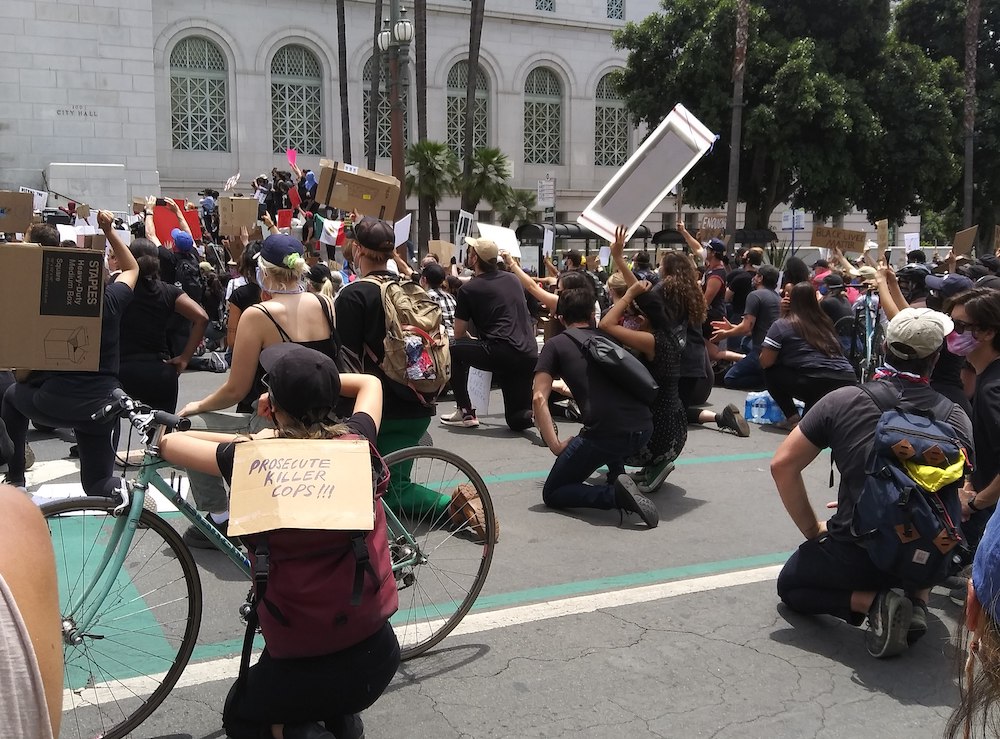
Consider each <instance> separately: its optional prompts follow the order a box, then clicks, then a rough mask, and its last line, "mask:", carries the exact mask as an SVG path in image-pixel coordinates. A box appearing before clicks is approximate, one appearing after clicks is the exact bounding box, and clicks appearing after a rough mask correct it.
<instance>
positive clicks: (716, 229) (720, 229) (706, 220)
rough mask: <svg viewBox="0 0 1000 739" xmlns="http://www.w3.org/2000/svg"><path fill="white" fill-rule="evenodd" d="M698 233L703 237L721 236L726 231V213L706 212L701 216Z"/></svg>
mask: <svg viewBox="0 0 1000 739" xmlns="http://www.w3.org/2000/svg"><path fill="white" fill-rule="evenodd" d="M698 233H699V234H700V235H701V236H700V237H701V238H703V239H706V240H708V239H713V238H719V237H721V236H723V235H725V233H726V214H725V213H705V214H704V215H703V216H702V217H701V223H700V225H699V227H698Z"/></svg>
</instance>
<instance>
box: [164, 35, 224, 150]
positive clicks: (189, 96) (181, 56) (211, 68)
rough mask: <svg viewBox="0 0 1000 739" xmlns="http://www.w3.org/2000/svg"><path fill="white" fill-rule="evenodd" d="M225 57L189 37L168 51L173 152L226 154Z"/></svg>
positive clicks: (198, 38) (204, 41) (206, 42)
mask: <svg viewBox="0 0 1000 739" xmlns="http://www.w3.org/2000/svg"><path fill="white" fill-rule="evenodd" d="M226 84H227V74H226V57H225V55H224V54H223V53H222V50H221V49H220V48H219V47H218V46H216V45H215V44H214V43H212V42H211V41H209V40H208V39H207V38H204V37H202V36H189V37H188V38H186V39H183V40H181V41H180V42H178V44H177V45H176V46H175V47H174V49H173V51H171V52H170V134H171V140H172V146H173V148H174V149H178V150H182V151H229V96H228V94H227V90H226Z"/></svg>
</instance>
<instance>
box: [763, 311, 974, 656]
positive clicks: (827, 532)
mask: <svg viewBox="0 0 1000 739" xmlns="http://www.w3.org/2000/svg"><path fill="white" fill-rule="evenodd" d="M953 328H954V326H953V324H952V321H951V319H950V318H948V316H946V315H944V314H943V313H938V312H937V311H933V310H930V309H929V308H906V309H905V310H902V311H900V312H899V313H898V314H896V316H895V317H894V318H893V319H892V320H891V321H890V322H889V325H888V328H887V329H886V338H885V366H883V367H880V368H879V369H878V371H877V372H876V375H875V380H873V381H872V382H870V383H866V385H864V386H862V387H857V386H851V387H844V388H840V389H839V390H834V391H833V392H832V393H830V394H828V395H826V396H825V397H823V398H822V399H821V400H820V401H819V402H818V403H816V405H815V406H813V407H812V409H810V411H809V412H808V413H806V414H805V416H803V418H802V421H801V422H800V423H799V425H798V426H797V427H796V428H795V429H794V430H793V431H792V432H791V434H789V436H788V438H787V439H785V441H784V442H783V443H782V444H781V446H780V447H778V451H777V452H776V453H775V455H774V458H773V460H772V462H771V476H772V477H773V478H774V484H775V487H776V488H777V489H778V493H779V494H780V495H781V501H782V503H784V505H785V509H786V510H787V511H788V515H789V516H790V517H791V519H792V521H793V522H794V523H795V525H796V526H798V528H799V531H801V532H802V535H803V536H804V537H805V539H806V541H805V542H803V543H802V545H801V546H800V547H799V548H798V550H797V551H796V552H795V553H794V554H792V556H791V558H790V559H789V560H788V562H786V563H785V566H784V567H783V568H782V570H781V574H780V575H778V596H779V597H780V598H781V600H782V601H783V602H784V603H785V605H786V606H788V607H789V608H791V609H792V610H793V611H797V612H799V613H804V614H810V615H812V614H828V615H831V616H836V617H838V618H841V619H843V620H844V621H846V622H847V623H849V624H853V625H855V626H861V625H862V624H863V623H864V621H865V618H866V617H867V619H868V625H869V633H868V635H867V638H866V647H867V649H868V652H869V653H870V654H871V655H872V656H873V657H890V656H892V655H895V654H899V653H900V652H901V651H903V650H904V649H906V647H907V646H908V645H910V644H913V643H914V642H915V641H916V640H917V639H919V638H920V637H921V636H923V635H924V634H925V633H926V631H927V595H928V592H929V590H928V589H923V590H917V589H914V588H909V587H907V588H905V589H904V590H903V593H905V594H902V593H901V592H897V591H896V590H895V589H894V588H904V584H903V583H902V582H900V581H899V580H898V578H897V577H896V576H894V575H891V574H889V573H888V572H885V571H883V570H881V569H879V568H878V567H876V566H875V564H874V563H873V562H872V560H871V558H870V557H869V554H868V550H867V549H865V548H864V546H862V544H861V542H860V539H859V537H857V536H855V532H854V531H853V527H852V525H851V524H852V521H853V518H854V509H855V506H856V505H857V503H858V500H859V498H860V496H861V492H862V490H863V488H864V486H865V481H866V472H865V467H866V463H867V461H868V458H869V453H870V451H871V449H872V446H873V441H874V438H875V430H876V426H877V425H878V423H879V420H880V418H881V417H882V412H883V410H887V409H888V408H892V407H896V408H900V407H906V408H916V409H921V410H922V411H923V410H926V411H931V412H932V413H933V416H934V418H936V419H940V420H942V421H946V422H947V423H948V424H950V425H951V426H952V428H953V429H954V431H955V434H956V435H957V436H958V438H959V441H960V442H961V444H962V445H963V446H964V448H965V449H966V450H971V449H972V448H973V445H972V424H971V423H970V421H969V417H968V416H967V415H966V413H965V411H964V410H962V409H961V407H959V406H958V405H956V404H955V403H953V402H951V401H949V400H947V399H946V398H945V397H944V396H943V395H941V394H940V393H938V392H936V391H935V390H933V389H931V387H930V385H929V384H928V380H929V378H930V374H931V370H932V369H933V368H934V363H935V362H936V361H937V358H938V354H939V353H940V351H941V345H942V344H943V343H944V340H945V337H946V336H947V335H948V334H949V333H951V331H952V329H953ZM876 398H879V401H878V403H876ZM827 447H829V448H830V450H831V452H832V455H833V461H834V462H835V463H836V465H837V469H838V471H839V472H840V487H839V489H838V491H837V506H836V510H835V512H834V514H833V516H832V517H831V518H830V520H829V521H820V520H819V519H818V518H817V517H816V512H815V510H814V509H813V507H812V505H811V503H810V501H809V497H808V494H807V491H806V487H805V482H804V481H803V477H802V471H803V470H804V469H805V468H806V467H807V466H808V465H809V464H810V463H811V462H812V461H813V460H814V459H815V458H816V457H817V456H818V455H819V453H820V451H821V450H822V449H824V448H827ZM970 453H971V451H970Z"/></svg>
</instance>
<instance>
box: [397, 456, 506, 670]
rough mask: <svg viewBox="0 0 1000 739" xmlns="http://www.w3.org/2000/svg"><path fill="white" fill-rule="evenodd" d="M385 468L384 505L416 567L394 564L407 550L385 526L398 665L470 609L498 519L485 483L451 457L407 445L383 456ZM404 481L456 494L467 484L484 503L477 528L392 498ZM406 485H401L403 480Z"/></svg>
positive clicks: (431, 642)
mask: <svg viewBox="0 0 1000 739" xmlns="http://www.w3.org/2000/svg"><path fill="white" fill-rule="evenodd" d="M385 463H386V466H387V467H388V468H389V471H390V474H391V475H392V477H391V478H390V483H389V491H388V492H387V493H386V499H385V502H386V504H387V505H388V506H389V507H390V508H391V509H392V511H393V513H394V514H395V515H396V516H397V518H398V519H399V521H400V523H401V524H402V525H403V527H404V528H405V529H406V530H407V531H408V532H409V534H410V535H411V536H412V537H413V539H414V540H415V541H416V545H417V547H418V549H419V555H420V556H421V557H423V558H425V559H424V560H423V561H420V562H418V563H416V564H412V565H408V566H404V567H400V566H399V561H400V559H399V558H400V555H401V554H411V553H409V552H406V551H405V549H406V547H405V546H402V545H401V544H400V538H399V536H398V532H394V531H392V525H391V524H390V527H389V528H390V532H389V542H390V548H391V549H392V552H393V569H394V570H395V571H396V572H395V574H396V582H397V587H398V588H399V596H400V608H399V611H397V613H396V615H395V616H394V617H393V618H392V619H391V621H390V622H391V623H392V625H393V628H394V629H395V631H396V636H397V638H398V639H399V642H400V652H401V656H402V658H403V659H404V660H408V659H412V658H413V657H416V656H418V655H421V654H423V653H424V652H426V651H427V650H429V649H431V648H432V647H434V646H436V645H437V644H439V643H440V642H441V640H442V639H444V638H445V637H446V636H448V634H450V633H451V632H452V631H453V630H454V629H455V627H456V626H458V624H459V622H460V621H461V620H462V619H463V618H464V617H465V615H466V614H467V613H468V612H469V610H470V609H471V608H472V606H473V604H474V603H475V602H476V598H477V597H478V596H479V593H480V591H481V590H482V588H483V584H484V583H485V582H486V576H487V575H488V574H489V569H490V564H491V563H492V561H493V551H494V547H495V545H496V541H497V538H498V533H497V532H498V528H497V521H496V514H495V513H494V510H493V502H492V500H491V499H490V494H489V490H488V489H487V488H486V483H485V482H483V478H482V477H481V476H480V475H479V473H478V472H476V470H475V469H474V468H473V467H472V465H470V464H469V463H468V462H467V461H466V460H464V459H463V458H462V457H460V456H458V455H457V454H455V453H453V452H450V451H447V450H444V449H436V448H433V447H425V446H418V447H410V448H407V449H400V450H399V451H396V452H392V453H391V454H389V455H387V456H386V457H385ZM406 464H409V465H410V470H409V472H408V474H407V475H406V476H407V477H408V478H409V480H410V482H412V483H414V484H416V485H417V486H420V487H421V488H423V491H422V492H423V493H424V494H425V495H426V491H427V490H431V491H433V492H435V493H438V494H446V493H445V491H447V492H454V491H455V490H456V489H457V488H458V486H459V485H461V484H463V483H468V484H471V485H472V486H473V487H474V488H475V491H476V494H478V496H479V499H480V500H481V501H482V522H483V523H482V528H481V530H480V529H470V528H469V527H468V526H465V525H456V524H455V523H453V521H452V517H451V514H450V513H449V512H448V510H447V509H446V510H444V511H441V510H440V506H438V507H434V508H432V507H430V506H426V505H423V504H421V505H420V506H414V505H412V504H411V505H409V506H401V505H399V502H398V500H394V498H396V496H397V495H398V494H399V490H397V489H395V488H394V483H395V484H396V485H400V484H401V480H400V476H401V472H403V471H404V470H405V465H406ZM404 486H405V483H404Z"/></svg>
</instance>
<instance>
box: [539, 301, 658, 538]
mask: <svg viewBox="0 0 1000 739" xmlns="http://www.w3.org/2000/svg"><path fill="white" fill-rule="evenodd" d="M556 315H557V317H558V318H559V320H560V321H562V323H563V324H564V325H565V326H566V328H577V329H580V331H581V332H584V333H587V334H597V333H599V332H598V331H597V329H595V328H592V326H593V325H594V293H593V291H592V290H591V289H590V288H572V289H569V290H563V291H562V292H561V293H560V295H559V302H558V304H557V306H556ZM557 377H558V378H562V379H563V380H564V381H565V382H566V384H567V385H568V386H569V389H570V390H571V391H572V392H573V398H574V399H575V400H576V403H577V405H578V406H579V408H580V415H581V421H582V423H583V430H582V431H581V432H580V434H579V435H578V436H574V437H572V438H570V439H566V440H565V441H563V440H561V439H560V438H559V435H558V433H557V432H556V429H555V425H554V424H553V423H552V414H551V413H550V412H549V395H550V394H551V392H552V381H553V379H554V378H557ZM532 405H533V407H534V411H535V424H536V425H537V427H538V430H539V433H540V434H541V436H542V440H543V441H544V442H545V444H546V445H547V446H548V447H549V450H550V451H551V452H552V453H553V454H555V455H556V457H557V459H556V461H555V464H553V465H552V470H551V471H550V472H549V476H548V477H547V478H546V480H545V484H544V486H543V487H542V500H543V501H544V502H545V505H547V506H549V507H550V508H600V509H603V510H613V509H615V508H617V509H618V510H619V511H621V512H622V513H623V514H625V513H638V514H639V517H640V518H641V519H642V520H643V522H644V523H645V524H646V525H647V526H649V527H650V528H655V527H656V525H657V524H658V523H659V521H660V514H659V511H657V510H656V506H655V505H653V502H652V501H651V500H650V499H649V498H647V497H645V496H644V495H642V494H641V493H640V492H639V489H638V487H637V486H636V484H635V482H633V481H632V479H631V478H629V476H628V475H626V474H625V462H624V460H625V458H626V457H629V456H632V455H635V454H637V453H638V452H639V451H640V450H642V449H643V447H644V446H645V445H646V444H647V443H648V442H649V438H650V436H651V435H652V433H653V417H652V413H651V411H650V409H649V406H648V405H647V404H644V403H643V402H641V401H640V400H638V399H636V398H635V397H634V396H632V395H631V394H630V393H629V392H628V391H627V390H625V389H623V388H621V387H619V386H618V385H617V384H615V383H614V382H612V381H611V380H609V379H608V378H607V377H605V375H604V374H603V372H602V370H601V369H600V368H599V367H597V366H595V365H594V364H593V363H591V362H589V361H588V359H587V356H586V352H585V350H584V349H583V348H581V347H580V345H578V344H577V343H576V342H575V341H573V339H571V338H570V337H569V336H567V335H564V334H560V335H558V336H555V337H553V338H551V339H549V340H548V341H547V342H546V343H545V346H544V347H543V348H542V353H541V354H540V355H539V357H538V366H537V367H536V369H535V380H534V386H533V388H532ZM602 465H607V467H608V478H607V479H608V482H607V484H604V485H591V484H589V483H588V482H586V480H587V479H588V478H589V477H590V476H591V474H593V473H594V472H595V471H596V470H597V469H598V468H599V467H601V466H602Z"/></svg>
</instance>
